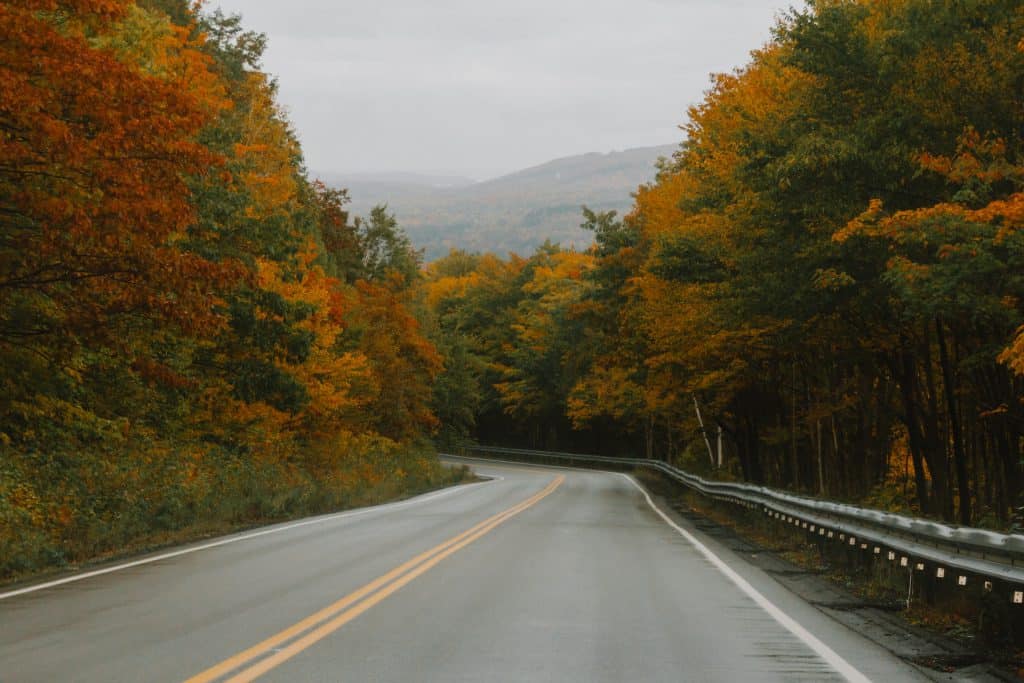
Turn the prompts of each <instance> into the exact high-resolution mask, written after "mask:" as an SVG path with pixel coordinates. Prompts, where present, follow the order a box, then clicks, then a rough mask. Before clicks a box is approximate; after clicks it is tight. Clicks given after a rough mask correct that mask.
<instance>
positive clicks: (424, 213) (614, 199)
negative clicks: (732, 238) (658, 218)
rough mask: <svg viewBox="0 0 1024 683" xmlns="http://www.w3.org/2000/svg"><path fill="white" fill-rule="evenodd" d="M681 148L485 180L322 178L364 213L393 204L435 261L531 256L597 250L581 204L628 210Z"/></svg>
mask: <svg viewBox="0 0 1024 683" xmlns="http://www.w3.org/2000/svg"><path fill="white" fill-rule="evenodd" d="M675 149H676V145H662V146H659V147H642V148H637V149H629V150H626V151H624V152H610V153H607V154H601V153H596V152H594V153H590V154H582V155H579V156H572V157H565V158H563V159H556V160H554V161H549V162H547V163H545V164H541V165H540V166H534V167H532V168H527V169H524V170H522V171H517V172H515V173H511V174H509V175H506V176H502V177H500V178H495V179H494V180H487V181H484V182H478V183H474V182H473V181H471V180H468V179H466V178H459V177H448V176H426V175H415V174H406V173H396V174H374V175H348V176H345V175H332V174H323V175H321V176H320V177H321V179H323V180H324V182H326V183H327V184H329V185H333V186H335V187H347V188H348V190H349V195H350V196H351V197H352V204H351V207H350V208H351V210H352V212H353V213H354V214H356V215H361V216H365V215H367V214H368V213H369V211H370V209H371V208H373V207H374V206H376V205H377V204H387V205H388V208H389V209H390V210H391V211H392V212H393V213H394V214H395V215H396V217H397V218H398V223H399V225H401V226H402V227H403V228H404V229H405V230H406V232H407V233H408V234H409V237H410V239H411V240H412V241H413V243H414V244H415V245H416V246H418V247H422V248H424V249H425V250H426V257H427V260H431V259H435V258H438V257H440V256H444V255H445V254H447V253H448V251H449V250H450V249H452V248H459V249H465V250H468V251H493V252H496V253H499V254H503V255H504V254H505V253H507V252H510V251H514V252H516V253H519V254H524V255H526V254H530V253H532V252H533V250H534V249H535V248H536V247H537V246H539V245H540V244H543V243H544V240H547V239H550V240H551V241H553V242H560V243H562V244H563V245H565V246H569V245H575V246H576V247H578V248H583V247H585V246H586V245H589V244H590V242H591V241H592V237H591V234H590V233H588V232H587V231H585V230H582V229H580V227H579V224H580V221H581V214H580V207H581V206H583V205H586V206H588V207H590V208H591V209H594V210H600V211H608V210H612V209H614V210H616V211H618V212H619V213H620V214H622V213H623V212H625V211H627V210H628V209H629V208H630V206H631V205H632V199H631V195H632V193H633V192H635V191H636V188H637V187H638V186H639V185H641V184H642V183H646V182H649V181H651V180H653V179H654V174H655V162H656V161H657V160H658V158H659V157H663V156H665V157H667V156H671V155H672V153H673V152H674V151H675Z"/></svg>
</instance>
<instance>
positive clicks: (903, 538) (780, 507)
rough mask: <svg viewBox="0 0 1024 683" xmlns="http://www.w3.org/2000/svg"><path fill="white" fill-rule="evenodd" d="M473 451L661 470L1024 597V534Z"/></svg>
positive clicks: (931, 569) (770, 512) (615, 461)
mask: <svg viewBox="0 0 1024 683" xmlns="http://www.w3.org/2000/svg"><path fill="white" fill-rule="evenodd" d="M462 451H463V454H465V455H476V456H482V457H484V458H489V459H495V458H496V457H497V456H502V457H504V458H509V459H513V460H516V461H519V462H524V461H525V462H540V463H548V464H561V465H570V466H587V465H591V466H595V465H596V466H598V467H600V468H608V467H610V466H617V467H620V468H621V467H627V468H638V467H646V468H649V469H653V470H657V471H659V472H661V473H662V474H664V475H666V476H668V477H669V478H671V479H673V480H675V481H677V482H679V483H681V484H683V485H685V486H687V487H689V488H691V489H693V490H694V491H697V492H699V493H701V494H703V495H705V496H708V497H711V498H713V499H716V500H722V501H727V502H730V503H734V504H736V505H740V506H743V507H746V508H748V509H750V510H755V511H758V512H761V513H763V514H765V515H767V516H768V517H770V518H772V519H775V520H777V521H778V522H779V523H784V524H789V525H793V526H795V527H797V528H799V529H801V530H803V531H805V532H806V533H807V534H809V535H817V536H818V537H819V540H821V541H823V542H824V541H832V542H837V543H842V544H845V545H847V546H850V547H851V548H853V549H858V550H860V551H863V552H868V553H870V554H873V555H878V556H880V558H884V559H885V560H888V561H890V562H893V563H896V566H899V567H906V568H907V571H909V572H928V573H929V574H930V575H931V577H932V578H934V579H936V580H942V579H948V580H950V581H953V582H954V584H955V585H958V586H961V587H965V586H968V585H969V584H973V583H974V582H978V581H980V582H982V583H981V585H982V588H983V590H984V591H985V592H992V591H993V590H995V589H996V585H995V583H994V582H997V583H998V584H999V588H1000V590H999V592H1000V593H1004V592H1005V593H1006V594H1007V596H1008V597H1009V599H1010V601H1011V602H1012V603H1014V604H1017V605H1022V604H1024V535H1020V534H1001V533H998V532H995V531H988V530H985V529H976V528H972V527H960V526H952V525H947V524H942V523H939V522H934V521H931V520H926V519H920V518H915V517H907V516H904V515H897V514H893V513H889V512H882V511H880V510H871V509H868V508H862V507H858V506H855V505H847V504H844V503H835V502H830V501H826V500H819V499H815V498H808V497H806V496H798V495H796V494H793V493H789V492H786V491H779V490H777V489H771V488H767V487H764V486H755V485H752V484H740V483H732V482H718V481H709V480H707V479H704V478H702V477H698V476H696V475H694V474H690V473H689V472H685V471H683V470H681V469H679V468H677V467H673V466H672V465H669V464H667V463H664V462H662V461H660V460H648V459H645V458H614V457H607V456H599V455H585V454H579V453H562V452H557V451H535V450H527V449H521V448H495V447H490V446H471V447H466V448H463V449H462Z"/></svg>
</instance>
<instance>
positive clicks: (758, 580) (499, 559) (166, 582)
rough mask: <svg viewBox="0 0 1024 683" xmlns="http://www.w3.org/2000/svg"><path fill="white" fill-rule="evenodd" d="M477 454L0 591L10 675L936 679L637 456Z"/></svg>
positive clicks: (0, 660)
mask: <svg viewBox="0 0 1024 683" xmlns="http://www.w3.org/2000/svg"><path fill="white" fill-rule="evenodd" d="M477 470H478V471H479V472H480V473H482V474H489V475H492V476H495V477H496V478H495V479H494V480H493V481H488V482H483V483H477V484H470V485H464V486H460V487H456V488H453V489H447V490H445V491H442V492H437V493H434V494H429V495H427V496H421V497H419V498H415V499H411V500H410V501H406V502H404V503H400V504H396V505H391V506H381V507H377V508H366V509H364V510H359V511H355V512H352V513H343V514H341V515H333V516H324V517H318V518H310V519H308V520H304V521H303V522H301V523H299V524H295V523H293V524H283V525H277V526H275V527H268V528H266V529H262V530H259V531H258V532H256V533H255V534H254V533H249V534H238V535H235V536H230V537H225V538H223V539H218V540H217V541H215V542H213V543H210V542H207V543H202V544H196V545H193V546H185V547H183V548H181V549H179V550H176V551H175V552H174V553H167V552H165V553H163V554H161V555H158V556H152V557H149V558H142V561H141V562H139V563H136V564H134V565H133V566H128V567H123V568H119V567H118V566H111V567H106V568H104V571H106V573H102V574H99V575H93V576H86V577H84V578H78V577H76V576H71V577H69V578H71V579H72V580H70V581H67V582H65V583H60V584H58V585H49V586H47V585H45V584H44V585H43V586H42V587H39V588H38V589H34V588H33V587H28V590H24V589H22V592H17V593H16V594H13V595H12V594H11V592H10V591H8V593H0V681H3V682H4V683H7V682H9V681H46V682H47V683H49V682H51V681H186V680H191V681H193V682H198V681H214V680H216V681H221V680H237V681H241V680H252V679H254V678H260V680H268V681H559V682H563V681H565V682H572V681H579V682H580V683H592V682H596V681H774V680H782V681H793V680H808V681H827V680H875V681H885V682H890V681H905V680H906V681H909V680H927V679H925V678H924V677H922V676H921V675H920V674H919V673H918V672H917V671H916V670H914V669H913V668H911V667H908V666H907V665H905V664H904V663H903V662H901V661H900V660H898V659H897V658H895V657H894V656H892V655H890V654H889V653H888V652H887V651H886V650H884V649H882V648H880V647H878V646H877V645H875V644H873V643H871V642H869V641H868V640H866V639H864V638H863V637H861V636H859V635H857V634H855V633H853V632H852V631H850V630H848V629H847V628H846V627H844V626H842V625H840V624H838V623H836V622H834V621H832V620H831V619H830V618H829V617H827V616H826V615H824V614H822V613H821V612H819V611H818V610H816V609H815V608H813V607H811V606H809V605H807V604H806V603H804V602H802V601H801V600H800V599H798V598H796V597H795V596H794V595H793V594H791V593H789V592H788V591H786V589H784V588H782V587H781V586H780V585H779V584H778V583H776V582H775V581H774V580H773V579H771V578H770V577H768V576H766V575H764V574H763V573H762V572H761V571H760V570H758V569H756V568H755V567H752V566H751V565H749V564H747V563H746V562H745V561H744V560H743V559H742V558H737V557H736V556H735V555H733V554H732V553H731V552H730V551H728V550H727V549H724V548H721V547H719V546H717V545H716V544H715V543H714V542H713V541H711V540H709V539H707V538H705V537H704V536H702V534H700V533H699V532H698V531H696V530H695V529H693V528H690V527H688V526H687V524H686V522H685V521H683V520H680V519H676V518H675V517H673V516H671V515H669V516H663V515H664V513H660V514H659V513H658V512H657V511H656V510H655V509H654V507H652V505H651V504H649V502H648V499H647V498H646V496H645V494H644V493H643V492H642V491H641V490H640V489H639V487H638V486H636V484H635V483H634V482H632V481H631V480H630V479H629V478H628V477H626V476H625V475H620V474H614V473H605V472H589V471H569V470H556V469H545V468H530V467H519V466H512V465H508V466H505V465H492V464H487V465H479V466H478V467H477ZM673 525H676V526H673Z"/></svg>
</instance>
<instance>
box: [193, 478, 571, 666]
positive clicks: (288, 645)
mask: <svg viewBox="0 0 1024 683" xmlns="http://www.w3.org/2000/svg"><path fill="white" fill-rule="evenodd" d="M564 480H565V477H564V476H561V475H559V476H558V477H556V478H555V479H553V480H552V481H551V483H549V484H548V485H547V486H546V487H544V488H543V489H542V490H540V491H538V492H537V493H535V494H534V495H532V496H530V497H529V498H527V499H526V500H524V501H523V502H521V503H519V504H518V505H513V506H512V507H510V508H509V509H507V510H505V511H504V512H499V513H498V514H496V515H494V516H493V517H489V518H488V519H485V520H484V521H482V522H480V523H479V524H477V525H476V526H474V527H472V528H470V529H467V530H466V531H463V532H462V533H461V534H458V535H457V536H453V537H452V538H450V539H448V540H447V541H445V542H444V543H441V544H440V545H437V546H435V547H433V548H431V549H430V550H428V551H426V552H424V553H421V554H419V555H417V556H416V557H414V558H412V559H411V560H409V561H408V562H405V563H403V564H401V565H399V566H398V567H395V568H394V569H392V570H391V571H389V572H388V573H386V574H384V575H382V576H380V577H378V578H376V579H374V580H373V581H371V582H370V583H368V584H366V585H365V586H363V587H362V588H359V589H358V590H355V591H353V592H352V593H349V594H348V595H346V596H345V597H343V598H341V599H340V600H338V601H337V602H334V603H332V604H330V605H328V606H327V607H324V608H323V609H321V610H319V611H317V612H315V613H314V614H311V615H309V616H308V617H306V618H305V619H303V620H301V621H299V622H297V623H295V624H293V625H291V626H289V627H288V628H286V629H284V630H283V631H281V632H280V633H277V634H275V635H273V636H271V637H269V638H267V639H266V640H264V641H262V642H260V643H257V644H256V645H253V646H252V647H250V648H248V649H247V650H243V651H241V652H239V653H238V654H236V655H234V656H232V657H229V658H228V659H225V660H224V661H223V662H221V663H220V664H217V665H215V666H212V667H210V668H209V669H207V670H206V671H203V672H202V673H199V674H196V675H195V676H193V677H192V678H190V679H188V680H187V681H186V682H185V683H209V682H211V681H215V680H217V679H220V678H222V677H224V676H227V675H228V674H230V673H231V672H234V671H236V670H238V669H241V668H242V667H243V666H245V667H246V668H244V669H242V670H241V671H238V672H237V673H235V674H234V675H233V676H231V677H230V678H228V679H227V681H228V683H241V682H242V681H252V680H254V679H256V678H257V677H259V676H262V675H263V674H265V673H266V672H268V671H270V670H271V669H273V668H274V667H276V666H278V665H280V664H281V663H283V662H285V661H287V660H289V659H291V658H292V657H294V656H295V655H297V654H299V653H300V652H302V651H303V650H305V649H306V648H308V647H310V646H311V645H313V644H314V643H316V642H317V641H319V640H321V639H323V638H325V637H327V636H328V635H330V634H331V633H333V632H335V631H337V630H338V629H339V628H341V627H342V626H344V625H345V624H347V623H348V622H350V621H352V620H353V619H355V618H356V617H358V616H359V615H360V614H362V613H363V612H365V611H366V610H368V609H370V608H371V607H373V606H374V605H376V604H377V603H379V602H381V601H382V600H384V599H385V598H387V597H388V596H389V595H391V594H392V593H394V592H395V591H397V590H398V589H400V588H401V587H402V586H404V585H406V584H407V583H409V582H410V581H412V580H413V579H415V578H416V577H417V576H420V575H421V574H423V573H425V572H427V571H428V570H429V569H430V568H431V567H433V566H434V565H436V564H437V563H438V562H440V561H441V560H443V559H444V558H446V557H448V556H449V555H452V554H454V553H456V552H458V551H459V550H461V549H462V548H465V547H466V546H467V545H469V544H470V543H472V542H473V541H475V540H477V539H478V538H480V537H481V536H483V535H484V534H486V533H488V532H489V531H491V530H492V529H494V528H495V527H497V526H498V525H499V524H502V523H503V522H506V521H508V520H509V519H511V518H512V517H515V516H516V515H518V514H519V513H520V512H522V511H524V510H526V509H527V508H529V507H531V506H533V505H535V504H537V503H538V502H540V501H541V500H542V499H543V498H545V497H547V496H548V495H550V494H551V493H552V492H553V491H554V490H555V489H557V488H558V487H559V486H560V485H561V484H562V482H563V481H564ZM268 655H269V656H268ZM254 660H258V661H256V662H255V663H252V664H250V662H253V661H254ZM246 665H248V666H246Z"/></svg>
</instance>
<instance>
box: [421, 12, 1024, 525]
mask: <svg viewBox="0 0 1024 683" xmlns="http://www.w3.org/2000/svg"><path fill="white" fill-rule="evenodd" d="M1022 38H1024V7H1022V6H1021V4H1020V3H1019V2H1016V1H1007V0H984V1H982V2H975V3H962V2H953V1H952V0H948V1H944V2H933V1H931V0H897V1H894V2H866V1H865V2H860V1H849V2H825V1H820V2H812V3H810V4H809V6H808V7H806V8H805V9H803V10H800V11H795V12H793V13H792V14H790V15H789V16H787V17H785V18H783V19H782V20H781V21H780V23H779V25H778V27H777V29H776V31H775V37H774V40H773V41H772V42H771V43H770V44H768V45H767V46H765V47H764V48H763V49H760V50H758V51H756V52H755V53H753V55H752V58H751V61H750V63H749V64H747V65H746V66H744V67H743V68H742V69H739V70H737V71H735V72H734V73H728V74H722V75H719V76H717V77H715V79H714V80H713V83H712V85H711V88H710V90H709V91H708V92H707V95H706V97H705V99H704V101H703V102H701V103H700V104H699V105H698V106H696V107H694V108H693V109H692V110H691V111H690V116H689V121H688V123H687V124H686V127H685V139H684V140H683V141H682V145H681V146H680V147H679V149H678V151H677V153H676V154H675V156H674V158H673V159H672V161H671V163H670V164H668V165H666V166H665V167H664V168H662V170H661V172H660V173H659V175H658V178H657V180H656V181H655V182H653V183H651V184H649V185H646V186H644V187H642V188H641V190H640V192H639V194H638V196H637V200H636V203H635V206H634V207H633V208H632V210H631V211H630V212H629V213H628V215H626V216H625V217H624V218H623V219H621V220H620V218H619V217H617V216H613V215H610V214H605V213H592V214H589V215H588V216H587V217H586V220H587V222H588V223H589V225H590V227H591V229H592V230H593V232H594V239H595V245H594V246H593V247H592V248H591V249H588V250H572V249H566V248H559V247H558V246H553V245H545V246H544V247H542V248H540V249H539V250H538V251H536V253H534V254H533V255H532V256H529V257H522V258H520V257H511V258H508V259H505V258H499V257H497V256H492V255H472V254H467V253H465V252H453V253H451V254H450V255H449V256H448V257H446V258H444V259H441V260H439V261H437V262H435V263H433V264H431V265H430V267H429V277H428V282H427V284H426V285H425V287H424V293H423V298H424V301H425V303H426V305H427V306H428V307H429V310H430V311H431V313H432V316H433V319H434V322H433V323H432V327H433V331H432V334H433V335H434V336H435V337H436V339H437V343H438V346H439V348H440V349H441V350H442V351H443V353H444V354H445V356H446V358H448V359H449V362H448V364H447V369H446V370H445V371H444V372H443V373H442V374H441V376H440V377H439V379H438V383H437V385H436V391H435V393H436V395H437V399H436V400H437V405H438V415H439V417H440V418H441V420H442V422H443V424H444V432H443V433H444V434H445V435H446V438H448V439H449V440H451V441H458V440H459V439H460V438H465V437H474V438H477V439H480V440H484V441H488V442H506V443H508V442H513V443H518V444H527V445H530V446H535V447H547V448H560V449H577V450H589V451H595V450H596V451H603V452H612V451H614V452H619V453H621V452H627V453H630V454H633V455H645V454H646V455H648V456H656V457H661V458H668V459H670V460H674V461H681V462H682V463H684V464H686V465H687V466H689V467H695V468H700V469H712V468H713V469H718V470H719V474H720V476H726V477H728V476H735V477H741V478H743V479H745V480H749V481H753V482H759V483H760V482H763V483H767V484H772V485H776V486H784V487H788V488H790V489H794V490H799V491H805V492H810V493H815V494H821V495H825V496H829V497H832V498H839V499H854V500H860V501H867V502H869V503H872V504H876V505H881V506H884V507H891V508H897V509H910V510H914V511H917V512H921V513H924V514H928V515H933V516H936V517H941V518H944V519H949V520H958V521H960V522H962V523H990V524H993V525H997V526H1005V525H1007V524H1009V520H1010V518H1011V514H1012V512H1013V511H1014V509H1015V508H1017V507H1018V506H1020V505H1021V504H1022V502H1024V501H1022V500H1021V488H1022V473H1021V456H1022V443H1024V442H1022V437H1024V406H1022V399H1024V378H1022V377H1021V375H1022V374H1024V328H1022V327H1021V324H1022V322H1024V233H1022V230H1021V229H1022V228H1024V193H1022V190H1024V156H1022V155H1024V140H1022V135H1024V129H1022V127H1021V124H1022V122H1024V109H1022V107H1024V97H1022V90H1021V87H1022V85H1021V84H1022V83H1024V40H1022ZM634 104H635V103H634ZM631 106H633V105H631Z"/></svg>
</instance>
